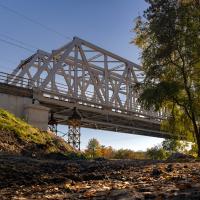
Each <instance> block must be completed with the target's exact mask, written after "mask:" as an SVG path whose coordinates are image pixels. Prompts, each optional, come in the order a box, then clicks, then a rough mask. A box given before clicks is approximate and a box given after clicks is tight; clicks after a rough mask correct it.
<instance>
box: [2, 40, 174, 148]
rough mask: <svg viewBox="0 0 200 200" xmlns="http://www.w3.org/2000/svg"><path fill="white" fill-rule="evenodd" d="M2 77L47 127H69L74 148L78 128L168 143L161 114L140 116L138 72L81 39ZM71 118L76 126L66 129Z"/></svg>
mask: <svg viewBox="0 0 200 200" xmlns="http://www.w3.org/2000/svg"><path fill="white" fill-rule="evenodd" d="M1 77H4V78H2V80H3V81H0V82H3V86H4V88H5V87H6V88H7V89H6V90H12V89H13V88H17V89H18V92H20V91H21V92H22V93H23V95H25V96H26V95H27V96H30V97H31V98H33V102H35V101H37V102H39V103H40V104H41V105H44V106H46V107H48V108H50V115H49V122H50V124H53V123H52V122H54V124H65V125H69V127H71V128H70V130H71V132H69V135H68V138H69V143H71V144H72V145H73V146H75V147H77V148H79V147H80V131H79V127H86V128H94V129H101V130H108V131H115V132H124V133H130V134H139V135H146V136H154V137H162V138H169V137H170V134H169V133H166V132H163V131H161V130H160V122H161V120H162V119H163V118H164V113H162V112H153V111H151V110H150V111H147V110H144V109H143V108H142V107H141V106H140V104H139V103H138V101H137V99H138V96H139V92H138V91H136V90H135V89H134V86H135V84H136V83H138V82H141V81H142V80H143V79H144V72H143V71H142V68H141V67H140V66H139V65H137V64H135V63H133V62H131V61H129V60H127V59H124V58H122V57H120V56H118V55H115V54H114V53H111V52H109V51H107V50H104V49H102V48H100V47H98V46H96V45H94V44H91V43H89V42H87V41H85V40H82V39H80V38H77V37H74V38H73V40H72V41H71V42H69V43H68V44H66V45H64V46H63V47H61V48H59V49H56V50H53V51H52V52H51V53H48V52H45V51H42V50H38V51H37V52H36V53H35V54H33V55H32V56H30V57H29V58H27V59H26V60H23V61H21V63H20V64H19V66H18V67H17V68H16V69H15V70H14V71H13V72H12V74H1ZM1 88H2V86H1ZM74 115H76V116H79V117H78V118H79V121H80V123H79V124H78V125H72V124H71V123H70V120H69V119H70V118H71V116H74ZM77 128H78V129H77Z"/></svg>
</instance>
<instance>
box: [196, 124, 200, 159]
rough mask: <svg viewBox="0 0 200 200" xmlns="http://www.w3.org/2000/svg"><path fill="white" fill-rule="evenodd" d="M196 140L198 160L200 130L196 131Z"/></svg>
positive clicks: (199, 155) (199, 154) (199, 153)
mask: <svg viewBox="0 0 200 200" xmlns="http://www.w3.org/2000/svg"><path fill="white" fill-rule="evenodd" d="M196 140H197V148H198V151H197V153H198V157H199V158H200V128H199V129H198V133H196Z"/></svg>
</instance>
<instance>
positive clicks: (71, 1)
mask: <svg viewBox="0 0 200 200" xmlns="http://www.w3.org/2000/svg"><path fill="white" fill-rule="evenodd" d="M2 5H4V6H6V7H8V8H10V9H13V10H14V11H17V12H18V13H20V14H22V15H24V16H19V15H18V14H16V13H15V12H13V11H12V10H10V11H9V10H8V9H5V7H4V8H3V7H2ZM146 7H147V4H146V3H145V2H144V0H42V1H41V0H28V1H27V0H0V25H1V28H0V71H4V72H11V71H12V70H13V69H14V68H15V67H16V66H17V65H18V64H19V62H20V60H22V59H25V58H26V57H28V56H30V55H31V54H32V52H31V51H33V52H34V51H35V50H37V49H42V50H45V51H49V52H50V51H51V50H53V49H56V48H58V47H60V46H63V45H64V44H66V43H68V42H69V40H70V38H72V37H73V36H78V37H80V38H83V39H85V40H88V41H90V42H92V43H94V44H96V45H98V46H101V47H103V48H105V49H107V50H109V51H112V52H114V53H116V54H118V55H120V56H122V57H125V58H127V59H129V60H131V61H133V62H135V63H137V64H140V60H139V57H140V54H139V49H138V48H137V47H136V46H134V45H133V44H130V41H131V39H132V38H133V37H134V33H133V32H131V29H132V28H133V25H134V19H135V18H136V17H137V16H138V15H142V12H143V10H144V9H145V8H146ZM26 17H28V19H27V18H26ZM29 18H30V19H33V20H34V23H33V22H31V20H30V19H29ZM35 22H38V23H35ZM40 23H41V24H45V27H44V26H42V25H40ZM47 27H48V28H49V29H53V30H48V28H47ZM56 31H57V32H59V33H56ZM2 40H4V41H5V40H6V41H8V40H9V41H10V42H14V43H17V42H16V40H18V41H20V42H23V43H25V44H22V43H18V44H19V45H22V46H25V47H26V48H28V49H29V50H30V51H27V50H25V49H22V48H18V47H15V46H13V45H9V44H6V43H5V42H3V41H2ZM64 130H65V129H63V128H62V131H64ZM66 130H67V129H66ZM81 132H82V135H81V141H82V144H81V148H85V146H86V145H87V142H88V140H89V139H90V138H97V139H98V140H99V141H100V143H101V144H102V145H106V146H109V145H110V146H113V147H114V148H117V149H118V148H130V149H133V150H145V149H146V148H148V147H152V146H153V145H155V144H158V143H159V142H161V141H162V139H158V138H151V137H144V136H137V135H129V134H120V133H112V132H105V131H99V130H90V129H81Z"/></svg>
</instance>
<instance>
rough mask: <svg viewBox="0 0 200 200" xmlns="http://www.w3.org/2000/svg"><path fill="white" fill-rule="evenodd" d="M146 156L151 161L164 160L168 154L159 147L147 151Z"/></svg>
mask: <svg viewBox="0 0 200 200" xmlns="http://www.w3.org/2000/svg"><path fill="white" fill-rule="evenodd" d="M147 156H148V157H149V158H150V159H152V160H165V159H166V158H167V157H168V156H169V154H168V153H167V151H165V150H164V149H163V148H162V147H160V146H155V147H152V148H150V149H147Z"/></svg>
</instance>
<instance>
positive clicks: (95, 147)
mask: <svg viewBox="0 0 200 200" xmlns="http://www.w3.org/2000/svg"><path fill="white" fill-rule="evenodd" d="M86 154H87V155H88V157H90V158H97V157H100V156H101V145H100V143H99V141H98V140H97V139H95V138H92V139H90V141H89V142H88V146H87V149H86Z"/></svg>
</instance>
